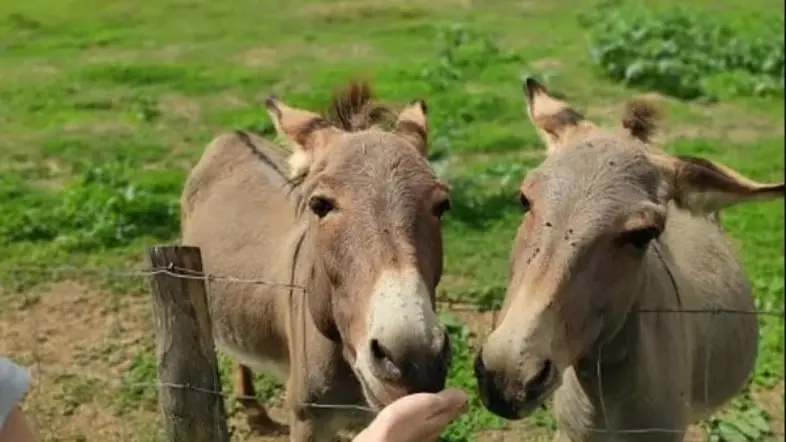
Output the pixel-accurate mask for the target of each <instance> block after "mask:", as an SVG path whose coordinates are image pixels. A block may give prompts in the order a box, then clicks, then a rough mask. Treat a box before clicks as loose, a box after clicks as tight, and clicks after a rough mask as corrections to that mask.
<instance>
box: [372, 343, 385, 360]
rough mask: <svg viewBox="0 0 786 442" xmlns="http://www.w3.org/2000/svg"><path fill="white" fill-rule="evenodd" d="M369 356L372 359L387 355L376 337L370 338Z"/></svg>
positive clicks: (383, 357) (382, 357)
mask: <svg viewBox="0 0 786 442" xmlns="http://www.w3.org/2000/svg"><path fill="white" fill-rule="evenodd" d="M371 356H373V357H374V359H386V358H387V357H388V355H387V353H386V352H385V349H384V348H382V344H380V343H379V341H378V340H376V339H372V340H371Z"/></svg>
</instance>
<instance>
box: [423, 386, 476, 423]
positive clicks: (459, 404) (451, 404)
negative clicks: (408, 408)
mask: <svg viewBox="0 0 786 442" xmlns="http://www.w3.org/2000/svg"><path fill="white" fill-rule="evenodd" d="M434 399H435V401H434V405H433V406H432V407H431V410H430V413H429V414H430V415H431V416H438V415H447V416H453V417H455V416H457V415H459V414H460V413H461V412H463V411H464V410H465V409H466V407H467V399H468V398H467V394H466V393H464V392H463V391H461V390H458V389H455V388H451V389H447V390H442V391H440V392H439V393H436V394H435V395H434Z"/></svg>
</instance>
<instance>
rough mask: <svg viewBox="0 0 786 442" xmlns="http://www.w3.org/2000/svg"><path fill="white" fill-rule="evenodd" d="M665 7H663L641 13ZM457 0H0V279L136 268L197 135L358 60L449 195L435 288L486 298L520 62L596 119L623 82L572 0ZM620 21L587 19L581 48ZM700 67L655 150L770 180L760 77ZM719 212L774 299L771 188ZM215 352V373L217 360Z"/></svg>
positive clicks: (327, 89)
mask: <svg viewBox="0 0 786 442" xmlns="http://www.w3.org/2000/svg"><path fill="white" fill-rule="evenodd" d="M683 3H684V2H677V1H676V0H668V1H663V2H659V3H658V5H659V6H658V7H659V8H663V9H667V8H668V7H670V6H673V5H677V4H683ZM466 4H467V3H465V2H461V1H458V0H455V1H453V0H437V1H434V2H426V3H424V2H414V1H410V0H394V1H392V2H382V1H379V0H371V1H365V2H361V1H358V0H353V1H340V2H330V1H327V0H321V1H320V0H308V1H298V2H292V3H289V4H287V3H285V4H280V3H279V2H271V1H266V0H263V1H260V0H255V1H251V0H238V1H234V2H231V3H228V2H210V1H206V0H163V1H156V2H153V1H146V2H144V4H143V5H136V4H134V3H129V2H122V1H119V0H102V1H97V0H65V1H60V2H50V1H45V0H28V1H26V2H17V3H14V2H5V3H2V4H0V49H2V51H3V57H2V58H0V78H2V79H3V81H2V82H0V128H2V134H3V136H2V137H0V156H1V157H3V158H4V161H2V162H0V201H1V202H0V249H2V251H3V253H0V284H1V285H0V286H2V287H5V288H12V289H14V290H15V291H17V292H23V291H27V290H30V289H31V288H33V287H35V286H37V285H40V284H42V283H45V282H48V281H52V280H54V279H62V278H68V277H74V275H73V274H68V273H56V272H41V271H31V270H30V268H33V269H41V268H47V267H50V266H52V267H55V266H64V265H68V266H87V267H117V268H127V267H132V266H137V265H138V264H139V263H140V260H141V256H142V252H143V251H144V248H145V247H147V246H149V245H151V244H153V243H165V242H174V241H176V240H177V237H178V222H179V220H178V218H177V217H178V215H177V203H178V198H179V192H180V189H181V186H182V182H183V179H184V177H185V174H186V173H187V171H188V168H189V167H190V166H191V165H192V164H193V163H194V162H195V161H196V159H197V158H198V157H199V155H200V154H201V152H202V149H203V148H204V146H205V144H206V143H207V142H208V141H209V139H210V138H211V137H212V136H214V135H215V134H217V133H218V132H221V131H225V130H231V129H235V128H246V129H253V130H256V131H259V132H262V133H267V134H271V133H272V126H271V124H270V122H269V121H268V119H267V117H266V116H265V112H264V110H263V109H262V106H261V104H260V101H259V99H260V97H261V96H262V95H264V94H267V93H270V92H275V93H277V94H279V95H280V96H282V97H285V98H286V100H287V101H288V102H291V103H295V104H297V105H299V106H302V107H321V106H322V105H324V103H325V102H326V100H327V99H328V97H329V95H330V94H331V93H332V91H333V90H334V88H335V87H337V86H341V85H342V83H343V82H344V81H346V80H347V79H348V78H349V77H354V76H357V75H360V76H364V77H366V78H369V79H371V80H372V81H373V82H374V84H375V88H376V90H377V94H378V95H379V96H380V97H381V98H383V99H385V100H388V101H391V102H393V103H394V104H403V103H405V102H407V101H409V100H411V99H413V98H425V99H427V101H428V104H429V110H430V114H429V116H430V130H431V134H430V136H431V140H432V147H431V148H432V152H431V156H432V159H433V160H434V162H435V165H436V166H437V167H438V168H439V170H440V173H442V174H443V175H444V176H445V177H447V178H448V179H449V181H450V182H451V184H452V186H453V188H454V190H453V199H454V210H453V211H452V212H451V213H450V214H449V215H448V218H447V221H446V229H445V242H446V251H447V256H446V258H445V266H446V267H445V268H446V275H445V278H444V282H443V283H442V285H441V286H440V296H442V297H450V298H454V299H462V300H468V301H473V302H476V303H478V304H482V305H483V306H484V307H490V306H494V305H498V304H499V302H500V300H501V297H502V295H503V293H504V287H505V283H506V282H505V277H506V272H507V258H508V252H509V248H510V243H511V240H512V238H513V235H514V232H515V228H516V226H517V225H518V222H519V213H518V210H517V207H516V204H515V201H514V195H515V190H516V187H517V184H518V182H519V181H520V180H521V179H522V178H523V176H524V174H525V173H526V171H527V169H528V168H531V167H533V166H534V165H536V164H537V163H538V162H539V161H540V159H541V155H542V148H541V144H540V142H539V139H538V138H537V136H536V133H535V132H534V130H533V129H532V127H531V126H530V124H529V123H528V121H527V120H526V115H525V112H524V108H523V97H522V95H521V88H520V84H519V82H518V79H519V76H520V74H521V73H524V72H529V73H534V74H536V75H537V76H538V77H539V78H541V79H542V80H544V81H545V82H546V84H547V85H548V86H549V87H550V88H551V89H553V90H555V91H558V92H560V93H562V94H564V95H565V96H566V97H567V99H569V100H570V101H571V102H572V103H574V104H575V105H577V106H578V107H579V108H580V109H583V110H586V111H587V113H588V114H589V116H590V117H593V118H596V119H597V120H598V121H600V122H604V123H609V122H610V121H612V120H613V119H614V116H615V112H616V109H618V104H619V103H620V101H621V100H623V99H625V98H627V97H629V96H630V95H631V94H634V93H637V92H639V91H641V90H643V89H638V90H633V89H628V88H626V87H625V86H624V85H622V84H619V83H617V82H615V80H614V79H613V77H607V76H605V75H603V74H602V69H599V68H598V67H597V66H596V65H595V64H594V63H593V59H592V58H591V56H590V44H591V43H592V42H595V44H596V45H597V41H598V39H597V34H598V33H599V32H601V31H599V29H601V27H600V25H601V23H599V22H598V21H597V20H599V19H598V18H597V17H595V18H593V15H592V12H593V11H595V9H594V7H595V4H594V2H592V1H589V0H581V1H568V0H554V1H551V2H512V1H502V0H489V1H486V2H483V3H482V6H480V4H478V6H474V7H472V8H469V7H467V6H466ZM689 6H690V8H691V10H695V11H700V12H701V13H703V14H705V15H712V16H713V17H714V18H713V20H715V21H716V22H718V23H724V24H726V25H728V26H730V27H731V28H734V29H749V28H751V27H752V26H753V27H755V25H756V23H757V22H755V21H752V20H753V19H752V18H751V17H754V18H755V17H758V16H760V15H761V14H769V15H772V14H773V11H776V13H777V14H779V15H778V17H780V22H779V26H780V29H779V30H778V32H781V33H782V27H783V6H782V3H780V2H775V1H774V0H750V1H747V2H744V4H740V3H739V2H731V1H712V2H710V1H708V0H694V1H692V2H690V5H689ZM644 16H647V15H646V14H644ZM615 17H616V16H615ZM622 17H623V19H624V20H627V18H626V17H628V16H627V15H623V16H622ZM696 20H700V19H696ZM626 23H628V24H630V23H632V22H630V21H629V22H626ZM680 32H682V31H680ZM697 32H698V31H697ZM762 32H763V31H762ZM623 34H624V33H623ZM623 34H614V33H611V34H603V35H605V37H606V38H607V40H603V41H604V42H606V43H608V37H609V35H610V36H611V38H612V39H613V38H614V36H615V35H623ZM593 35H595V36H596V37H595V39H594V40H593V39H592V38H591V37H592V36H593ZM741 38H742V37H741ZM780 38H781V41H782V35H781V36H780ZM601 40H602V39H601ZM604 44H605V43H604ZM625 50H626V51H628V52H626V53H628V54H634V56H633V58H632V60H634V61H635V57H646V56H647V53H646V52H641V51H639V49H638V48H636V47H626V48H625ZM641 54H644V55H641ZM780 55H781V56H782V47H781V52H780ZM702 72H703V71H702ZM702 72H699V77H698V79H694V80H696V81H698V82H699V83H701V84H702V85H704V84H705V83H706V84H707V85H708V86H707V87H708V88H710V86H711V88H710V89H711V90H712V92H713V94H714V95H715V96H716V98H718V99H719V100H720V101H718V102H715V103H712V104H707V103H704V104H702V103H694V102H684V101H680V100H678V99H675V98H668V97H667V98H666V108H667V111H668V116H669V119H668V120H667V125H666V128H665V134H666V135H667V136H669V137H670V139H671V142H670V143H669V144H668V148H669V149H670V150H671V151H674V152H679V153H686V154H697V155H704V156H707V157H710V158H712V159H715V160H719V161H722V162H725V163H726V164H729V165H732V166H734V167H735V168H738V169H739V170H741V171H742V172H744V173H747V174H749V175H750V176H754V177H756V178H758V179H770V180H779V179H783V168H784V165H783V152H784V151H783V123H784V113H783V102H782V82H781V83H780V91H781V92H780V94H781V95H780V96H779V95H778V94H777V93H776V94H771V95H767V94H759V95H756V94H752V93H747V92H746V91H748V89H746V88H745V87H741V86H739V84H737V83H735V82H734V81H732V80H734V79H731V80H730V81H729V83H728V84H726V83H725V82H724V81H723V78H721V80H718V79H717V78H718V77H717V76H713V75H715V73H712V72H710V73H709V74H707V75H706V76H702V75H704V74H703V73H702ZM781 72H782V66H781ZM710 77H712V78H710ZM705 80H706V81H705ZM702 82H704V83H702ZM694 83H695V82H694ZM694 83H692V84H694ZM643 84H644V85H645V86H646V85H647V84H650V85H655V84H656V83H647V82H644V83H643ZM645 86H642V85H641V84H639V85H638V86H637V87H640V88H641V87H645ZM653 87H655V86H653ZM776 89H777V88H776ZM663 91H664V92H663V93H670V92H669V91H670V89H669V88H664V89H663ZM677 95H679V94H677ZM724 224H725V225H726V227H727V228H728V230H729V232H730V235H731V236H732V237H733V238H734V239H735V240H736V241H737V243H738V246H739V249H740V254H741V257H742V259H743V261H744V264H745V266H746V268H747V270H748V272H749V275H750V277H751V280H752V282H753V286H754V288H755V294H756V298H757V303H758V305H759V307H760V308H762V309H769V310H781V309H782V308H783V291H784V286H783V275H784V263H783V243H784V238H783V229H784V222H783V203H782V202H780V201H778V202H768V203H761V204H758V203H757V204H750V205H747V206H745V207H740V208H736V209H733V210H730V211H728V213H727V214H726V215H725V217H724ZM21 268H25V269H28V270H27V271H21V270H20V269H21ZM79 277H80V278H87V279H88V280H89V281H91V282H93V283H95V284H99V285H103V286H108V287H110V288H112V289H113V290H115V291H117V292H118V293H144V290H145V289H146V282H145V281H144V280H143V279H141V278H139V279H117V278H105V277H100V276H95V275H92V276H91V275H79ZM11 296H18V295H15V294H13V293H5V294H0V314H2V313H3V311H4V308H6V307H3V305H11V304H10V303H8V302H6V301H7V300H8V299H10V298H8V297H11ZM30 302H35V299H34V298H31V301H30ZM118 314H119V313H118ZM446 320H447V321H452V322H451V324H452V325H451V326H450V329H451V332H452V333H453V334H454V340H453V343H454V345H455V346H456V348H455V349H454V354H456V363H455V365H454V367H453V368H452V371H451V383H452V384H453V385H457V386H462V387H465V388H466V389H468V391H470V392H474V389H475V385H474V378H473V376H472V366H471V355H472V350H471V349H469V348H468V347H467V346H466V343H465V341H466V338H467V336H468V335H469V333H470V330H469V329H468V328H467V327H466V326H463V325H461V324H459V323H455V320H453V319H451V318H450V317H449V315H448V316H446ZM761 323H762V343H761V349H762V350H761V355H760V359H759V363H758V367H757V371H756V376H755V378H754V384H756V385H758V386H761V387H770V386H773V385H776V384H777V383H778V382H779V381H782V379H783V361H782V358H783V351H784V339H783V322H782V319H780V318H762V321H761ZM475 332H476V333H483V332H485V331H475ZM135 351H136V353H135V354H134V355H133V356H132V359H131V361H130V363H129V364H128V365H127V366H126V367H125V368H124V373H125V374H124V375H123V377H122V379H121V380H120V382H121V385H125V386H124V387H121V389H120V391H119V393H118V395H117V397H115V398H114V399H113V401H112V404H113V410H114V412H115V413H118V414H120V415H123V414H124V413H128V412H129V410H134V409H139V408H143V409H154V403H155V402H154V401H155V395H154V392H152V393H151V392H150V391H142V390H140V389H139V388H135V387H134V385H136V384H138V383H139V382H145V381H150V380H152V379H153V378H154V376H155V364H154V357H153V355H152V347H150V346H140V347H139V348H137V349H136V350H135ZM221 366H222V375H223V379H224V381H225V382H227V383H228V381H229V379H230V378H231V377H230V372H229V367H228V365H227V361H226V360H224V361H222V363H221ZM80 382H81V383H77V384H74V385H71V386H70V387H69V389H68V390H67V391H66V392H65V393H64V395H65V396H64V397H63V398H62V402H63V403H64V404H65V405H64V406H65V407H66V409H68V407H73V406H74V404H76V403H80V402H90V401H91V400H92V398H93V397H94V395H95V394H96V393H95V391H94V390H95V386H94V385H92V384H90V383H85V382H82V381H80ZM69 385H70V384H69ZM258 387H259V390H260V393H261V394H262V395H263V396H266V397H273V396H275V395H276V394H277V392H278V391H279V390H280V386H278V385H276V384H275V383H272V382H271V381H269V380H266V379H262V378H261V379H260V380H259V382H258ZM472 394H473V395H474V393H472ZM472 400H473V405H474V406H473V408H472V411H471V412H470V413H469V414H468V415H467V416H465V417H463V418H462V419H461V420H459V421H458V422H456V423H455V424H454V425H452V426H451V427H450V429H449V431H447V432H446V435H445V436H444V440H445V441H451V442H458V441H464V440H471V439H472V438H473V434H475V433H477V432H478V431H481V430H483V429H487V428H495V427H498V426H500V425H501V421H499V420H498V419H496V418H494V417H492V416H491V415H490V414H489V413H487V412H485V411H483V410H482V409H481V407H479V406H478V401H477V398H476V397H474V396H473V399H472ZM751 404H752V400H750V399H746V398H745V397H743V398H741V399H740V400H738V401H736V402H735V405H734V406H733V407H732V411H731V412H730V414H729V416H730V417H729V418H728V419H729V421H730V422H734V419H735V417H734V416H736V415H735V413H737V414H738V415H744V413H751V412H750V411H748V410H749V409H750V407H752V406H754V408H755V404H753V405H751ZM756 409H758V408H756ZM754 412H755V411H754ZM740 413H742V414H740ZM723 419H725V417H724V418H723ZM532 422H534V424H533V425H535V426H539V427H541V428H542V429H543V431H544V432H549V431H551V430H552V429H553V427H552V426H553V422H552V421H551V419H550V417H549V415H548V414H547V413H544V412H539V414H538V415H537V416H536V417H535V418H534V419H532ZM723 422H726V421H724V420H721V421H717V420H716V421H713V422H711V423H710V424H709V427H710V428H711V429H712V432H713V437H715V438H716V439H718V438H720V439H718V440H732V439H733V437H734V436H733V435H731V436H730V434H732V433H733V431H732V430H728V427H729V425H727V424H723ZM157 431H158V430H156V429H146V430H144V431H142V430H140V433H139V435H138V440H156V439H155V437H156V436H155V435H156V434H158V433H157ZM757 431H758V430H757ZM751 434H753V432H751ZM762 434H763V433H762ZM766 436H767V435H766V434H764V435H760V434H758V433H756V434H755V435H753V436H750V435H749V436H745V437H746V438H747V439H748V440H756V439H761V438H766Z"/></svg>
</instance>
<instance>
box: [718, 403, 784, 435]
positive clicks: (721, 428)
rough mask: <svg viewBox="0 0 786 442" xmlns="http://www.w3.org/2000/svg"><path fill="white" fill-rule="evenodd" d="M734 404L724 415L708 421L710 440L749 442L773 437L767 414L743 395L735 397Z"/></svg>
mask: <svg viewBox="0 0 786 442" xmlns="http://www.w3.org/2000/svg"><path fill="white" fill-rule="evenodd" d="M734 402H735V403H736V404H735V405H736V406H735V407H734V408H733V411H732V412H731V413H730V414H728V415H725V416H717V417H713V418H712V419H710V421H709V435H710V437H709V440H710V442H749V441H760V440H769V439H771V438H772V437H773V433H772V428H770V422H769V419H770V417H769V415H768V414H767V413H766V412H765V411H764V410H762V409H761V408H760V407H759V406H757V404H756V403H755V402H753V401H752V400H750V399H749V398H746V397H744V396H742V397H740V398H737V399H735V401H734Z"/></svg>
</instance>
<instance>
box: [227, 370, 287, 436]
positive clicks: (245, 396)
mask: <svg viewBox="0 0 786 442" xmlns="http://www.w3.org/2000/svg"><path fill="white" fill-rule="evenodd" d="M234 390H235V395H236V396H237V397H238V403H239V404H240V406H241V408H242V409H243V411H244V412H245V414H246V420H247V422H248V426H249V427H251V428H252V429H254V430H256V431H258V432H261V433H263V434H280V433H282V432H284V431H285V429H286V426H284V425H281V424H279V423H278V422H276V421H274V420H273V419H271V418H270V416H269V415H268V413H267V410H266V409H265V406H264V405H263V404H262V402H261V401H259V399H257V397H256V395H257V393H256V389H255V388H254V375H253V373H252V371H251V369H250V368H248V367H246V366H245V365H243V364H238V363H235V379H234Z"/></svg>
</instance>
